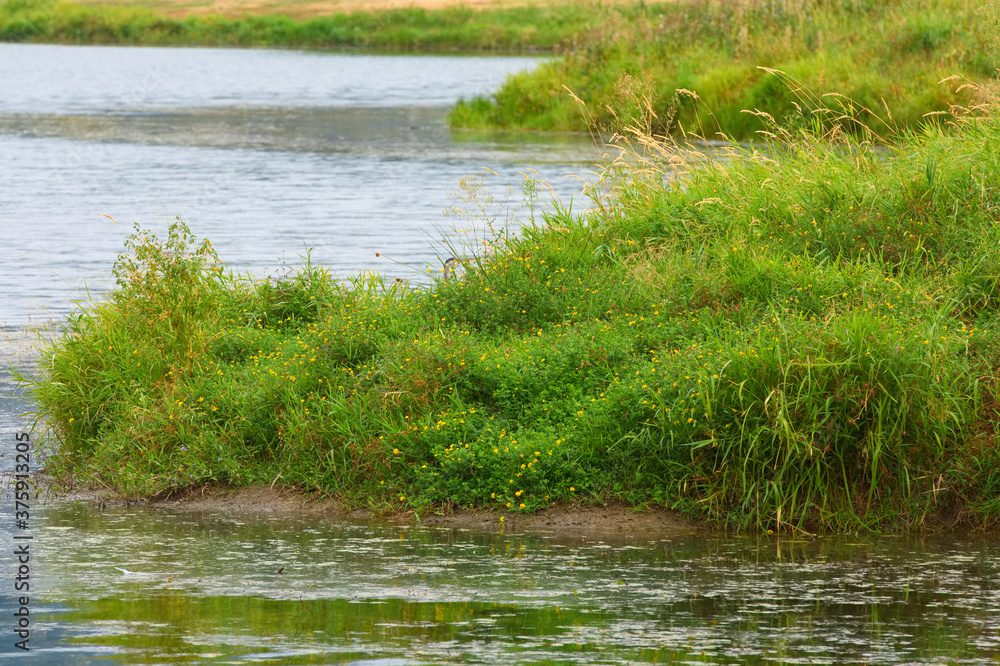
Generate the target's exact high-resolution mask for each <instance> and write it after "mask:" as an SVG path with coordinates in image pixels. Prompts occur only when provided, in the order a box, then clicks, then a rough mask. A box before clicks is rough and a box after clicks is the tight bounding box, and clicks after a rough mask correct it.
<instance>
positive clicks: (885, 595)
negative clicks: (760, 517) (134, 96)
mask: <svg viewBox="0 0 1000 666" xmlns="http://www.w3.org/2000/svg"><path fill="white" fill-rule="evenodd" d="M38 536H39V539H40V543H39V547H40V551H39V555H40V559H39V568H38V575H39V579H38V582H39V586H40V588H39V591H38V592H37V596H38V598H39V599H40V600H44V602H45V603H47V604H51V605H52V610H51V612H49V613H48V614H47V615H45V616H44V621H45V623H47V624H48V626H49V627H50V628H52V632H51V635H52V638H51V639H49V640H50V641H51V642H52V643H53V644H54V643H55V642H57V641H58V640H62V642H63V643H64V645H65V649H68V650H70V653H71V654H73V655H75V656H77V657H78V658H77V661H82V660H86V659H88V658H105V659H107V658H109V657H108V654H109V653H110V654H111V655H113V656H111V657H110V658H111V659H113V660H115V661H116V662H117V663H141V664H152V663H176V662H192V661H208V662H211V661H217V662H219V663H251V662H252V663H268V664H298V663H346V662H352V661H357V662H372V661H375V662H376V663H378V664H381V666H390V665H391V664H404V663H411V662H408V661H406V660H412V662H413V663H435V664H437V663H482V664H502V663H533V664H544V663H561V664H594V663H670V662H674V661H682V662H688V661H695V662H706V663H763V662H781V663H793V662H800V663H808V662H812V663H845V662H849V663H863V662H867V663H876V662H878V663H895V662H909V663H942V662H946V663H953V662H955V661H959V660H967V661H968V662H969V663H991V662H992V661H993V660H995V659H998V658H1000V544H998V543H996V542H995V541H989V540H979V541H975V540H969V539H965V540H963V539H961V538H951V539H938V540H924V539H919V538H905V539H892V538H879V539H851V538H843V537H837V538H823V539H816V540H788V539H780V538H776V537H760V538H756V537H754V538H737V537H732V536H725V535H704V534H690V533H687V532H685V533H679V534H672V535H639V536H632V537H625V536H622V535H619V536H617V537H615V536H612V535H593V534H591V535H587V534H568V533H565V532H563V533H559V534H554V533H553V534H534V535H532V534H505V533H502V532H497V531H479V532H476V531H460V530H451V529H442V528H426V527H419V526H417V527H415V526H403V527H400V526H392V525H386V524H372V523H329V522H322V521H319V520H309V519H296V520H290V519H289V518H288V517H274V518H261V519H256V520H255V519H249V518H246V517H233V516H228V515H226V514H224V513H216V514H194V513H188V512H173V513H171V512H169V511H164V510H141V509H122V508H115V509H111V510H108V511H106V512H99V511H96V510H94V509H93V508H91V507H88V506H86V505H79V504H77V505H69V504H63V505H59V504H57V505H52V506H50V507H48V508H47V509H46V511H45V514H44V515H43V516H41V517H40V523H39V530H38ZM122 569H124V570H125V571H122ZM133 572H134V573H133ZM57 605H61V606H62V608H63V609H64V610H63V611H62V612H60V609H59V606H57ZM42 615H43V613H42V611H41V609H39V616H40V617H41V616H42ZM56 636H59V637H60V638H56ZM61 636H66V639H62V638H61ZM40 638H41V637H40ZM95 646H97V647H103V648H104V651H103V654H101V655H99V656H95V653H96V652H98V650H97V649H95ZM73 650H75V651H76V652H73ZM378 660H383V661H378ZM386 660H388V661H386ZM401 660H402V661H401ZM66 663H75V662H66Z"/></svg>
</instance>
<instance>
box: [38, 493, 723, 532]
mask: <svg viewBox="0 0 1000 666" xmlns="http://www.w3.org/2000/svg"><path fill="white" fill-rule="evenodd" d="M47 495H48V500H49V501H86V502H92V503H96V504H100V505H113V504H118V505H122V504H124V505H133V506H135V505H141V506H146V507H149V508H151V509H155V508H163V509H168V510H171V511H178V510H182V511H192V512H199V513H211V514H220V513H221V514H226V515H229V516H244V517H252V516H296V517H301V516H308V517H314V518H324V519H329V520H332V521H342V520H379V521H383V522H390V523H397V524H408V525H416V524H421V525H426V526H429V527H451V528H456V529H472V530H504V531H507V532H552V533H558V534H565V535H571V534H575V535H600V536H606V537H619V538H630V537H641V536H649V535H652V534H661V535H662V534H674V535H679V534H705V533H708V532H710V531H711V530H710V528H709V527H708V526H707V525H706V524H705V523H700V522H696V521H692V520H688V519H686V518H684V517H682V516H681V515H680V514H678V513H677V512H674V511H667V510H665V509H657V508H654V509H635V508H632V507H628V506H625V505H622V504H613V505H607V506H569V505H563V506H556V507H552V508H549V509H545V510H542V511H539V512H538V513H533V514H510V513H501V512H498V511H489V510H480V511H472V510H456V511H453V512H449V513H446V514H434V513H425V514H417V513H414V512H413V511H404V512H400V513H388V514H377V513H373V512H372V511H369V510H366V509H348V508H346V507H344V506H343V505H341V504H338V503H337V502H335V501H333V500H330V499H322V498H318V497H316V496H315V495H312V494H310V493H305V492H302V491H300V490H296V489H294V488H279V487H275V488H268V487H254V488H228V487H218V486H204V487H199V488H194V489H191V490H188V491H185V492H183V493H178V494H171V495H168V496H165V497H158V498H153V499H149V500H143V501H126V500H121V499H119V498H115V497H114V496H112V495H110V494H108V493H104V492H97V491H93V490H73V491H71V492H59V491H57V490H52V489H50V491H49V492H48V493H47Z"/></svg>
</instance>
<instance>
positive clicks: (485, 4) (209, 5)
mask: <svg viewBox="0 0 1000 666" xmlns="http://www.w3.org/2000/svg"><path fill="white" fill-rule="evenodd" d="M72 1H73V2H75V3H76V4H79V5H104V6H118V7H144V8H146V9H152V10H154V11H157V12H159V13H161V14H164V15H166V16H171V17H174V18H185V17H188V16H224V17H226V18H241V17H245V16H268V15H277V14H283V15H286V16H289V17H291V18H293V19H297V20H305V19H311V18H316V17H317V16H330V15H331V14H340V13H345V12H355V11H363V12H368V11H380V10H387V9H409V8H414V7H416V8H419V9H427V10H435V9H448V8H452V7H468V8H470V9H506V8H510V7H527V6H529V5H530V6H534V7H544V6H549V5H558V4H570V3H569V2H567V0H540V1H536V0H292V2H284V1H279V0H196V1H195V2H188V1H187V0H72ZM587 1H589V2H590V3H591V4H597V2H596V0H585V2H584V3H582V4H586V2H587ZM658 1H660V2H669V1H671V0H658ZM626 2H628V0H611V1H610V2H604V3H602V4H603V5H608V4H625V3H626ZM573 4H581V3H579V2H576V3H573Z"/></svg>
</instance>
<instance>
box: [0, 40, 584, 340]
mask: <svg viewBox="0 0 1000 666" xmlns="http://www.w3.org/2000/svg"><path fill="white" fill-rule="evenodd" d="M538 62H539V60H538V59H532V58H465V57H413V56H363V55H338V54H326V53H305V52H289V51H240V50H227V49H159V48H119V47H73V46H41V45H12V44H0V91H2V95H0V158H2V159H0V183H2V184H0V205H2V212H3V219H2V221H0V239H2V241H3V243H2V244H3V247H4V248H5V251H6V254H5V266H4V276H5V279H4V283H5V284H4V289H3V290H2V291H0V327H2V328H3V330H6V331H11V330H18V329H20V328H23V327H24V326H26V325H28V324H30V323H32V322H38V321H44V320H46V319H49V318H55V319H56V320H59V319H61V318H62V317H64V316H65V315H66V314H67V313H68V312H70V311H72V310H73V309H74V307H75V305H74V300H79V299H86V298H88V297H90V296H94V295H98V296H99V295H100V294H102V293H104V292H105V291H107V290H108V289H109V288H110V286H111V267H112V265H113V262H114V259H115V257H116V255H117V254H118V252H120V251H121V250H122V244H123V240H124V238H125V236H126V235H127V234H128V233H130V232H131V231H132V226H133V224H134V223H139V224H140V225H141V226H142V227H144V228H152V229H154V230H156V231H158V232H159V233H163V232H164V231H165V229H166V227H167V225H168V224H169V222H170V221H172V220H173V219H174V218H176V217H178V216H179V217H181V218H182V219H183V220H184V221H185V222H186V223H187V224H188V225H190V227H191V228H192V230H193V231H194V232H195V233H196V234H198V235H199V236H201V237H207V238H209V239H210V240H211V241H212V242H213V244H214V245H215V247H216V248H217V250H218V251H219V254H220V256H221V258H222V259H223V260H225V261H226V262H228V263H229V264H230V265H231V266H233V267H234V268H236V269H238V270H245V271H250V272H252V273H254V274H257V275H266V274H269V273H270V274H274V273H282V272H286V271H288V270H289V269H290V267H293V266H295V265H298V264H300V263H301V262H302V257H303V256H305V255H306V254H307V253H309V252H310V251H311V254H312V260H313V261H314V262H315V263H320V264H323V265H325V266H328V267H330V268H331V269H332V270H333V272H334V273H336V274H337V275H341V276H345V277H346V276H349V275H353V274H356V273H357V272H359V271H362V270H371V271H376V272H380V273H382V274H384V275H385V276H386V277H388V278H390V279H392V278H396V277H399V278H402V279H407V280H419V279H422V278H425V277H426V270H427V268H428V267H430V268H431V269H432V270H438V269H440V267H441V263H440V259H441V258H442V257H441V255H444V256H445V257H447V256H448V254H449V249H448V248H447V247H445V246H444V245H443V243H442V241H443V240H444V239H445V238H450V237H452V236H454V232H455V231H456V229H457V228H461V227H463V226H465V223H464V222H456V221H454V220H452V219H450V218H445V217H444V216H443V214H442V213H443V211H444V209H446V208H448V207H449V206H451V205H452V204H453V203H454V200H453V199H450V198H449V196H448V195H449V193H454V192H457V191H458V190H459V181H460V179H462V178H463V177H465V176H467V175H469V174H475V173H485V172H484V171H483V168H484V167H487V168H490V169H493V170H494V171H496V172H497V173H498V174H499V175H498V176H496V177H492V176H490V178H491V179H492V180H493V181H495V187H494V189H495V191H496V192H497V193H498V194H503V193H504V191H505V188H504V184H511V185H513V186H514V187H515V188H517V187H519V186H520V183H521V182H523V176H522V175H520V174H522V173H531V172H529V171H528V170H529V169H535V170H537V176H538V177H540V178H542V179H544V180H546V181H547V182H549V183H550V184H551V185H552V186H553V187H554V188H555V189H556V191H557V193H558V194H559V196H560V197H562V198H564V200H565V201H566V202H567V203H568V202H569V200H570V198H571V197H575V198H576V199H575V200H576V201H577V202H581V203H582V197H581V190H582V187H581V183H580V181H579V180H577V179H576V178H566V177H567V176H570V175H574V174H586V173H587V172H588V171H590V170H592V165H593V164H594V161H595V159H596V158H597V157H598V156H599V153H598V151H597V150H596V149H595V148H594V146H593V143H592V141H591V140H590V139H589V137H576V136H541V135H533V136H527V137H525V136H514V135H510V134H503V133H500V134H497V133H494V134H484V133H472V132H462V131H452V130H450V129H449V128H448V127H447V124H446V123H445V120H444V118H445V114H446V112H447V109H448V107H449V106H450V105H451V104H453V103H454V101H455V100H456V99H458V98H460V97H471V96H473V95H476V94H482V93H487V92H489V91H490V90H492V89H494V88H495V87H496V86H498V85H499V84H500V82H501V81H502V80H503V79H504V77H505V76H506V75H507V74H509V73H511V72H514V71H518V70H521V69H524V68H526V67H532V66H535V65H537V63H538ZM531 175H533V176H534V175H535V174H534V173H531ZM578 208H579V204H578ZM105 216H106V217H105ZM464 230H465V231H468V229H464ZM376 253H378V254H379V255H380V256H378V257H377V256H376Z"/></svg>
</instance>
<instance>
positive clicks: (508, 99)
mask: <svg viewBox="0 0 1000 666" xmlns="http://www.w3.org/2000/svg"><path fill="white" fill-rule="evenodd" d="M997 21H998V15H997V12H996V8H995V7H994V6H993V4H991V3H983V2H981V0H946V1H944V2H939V1H938V0H885V1H882V2H868V1H867V0H839V1H837V2H828V1H826V0H739V1H733V2H723V1H719V0H687V1H683V2H676V3H666V4H662V5H650V6H649V8H647V9H646V10H645V11H643V12H640V13H639V14H638V15H634V16H628V15H626V14H624V13H622V12H618V13H612V14H610V15H609V16H607V17H606V19H605V20H603V21H601V22H600V23H598V24H597V25H596V26H595V27H594V29H593V30H592V31H590V32H586V33H582V34H579V35H576V36H574V37H573V38H572V39H570V40H568V41H566V42H564V43H563V45H562V46H561V48H560V53H561V57H559V58H556V59H553V60H551V61H549V62H548V63H546V64H545V65H543V66H542V67H539V68H537V69H534V70H532V71H530V72H523V73H520V74H517V75H513V76H511V77H509V78H508V79H507V81H506V82H505V83H504V84H503V86H502V87H501V88H500V89H499V90H498V91H497V92H496V93H494V94H493V95H490V96H488V97H480V98H477V99H473V100H466V101H463V102H461V103H460V104H458V106H457V107H456V108H455V109H454V110H453V111H452V113H451V123H452V124H453V125H455V126H458V127H503V128H532V129H545V130H573V131H583V130H587V129H595V128H596V129H597V130H600V131H605V132H619V131H621V129H622V128H623V127H627V126H630V125H633V124H635V123H636V122H639V121H641V120H644V119H646V118H648V117H650V115H649V113H648V111H650V110H652V111H653V112H654V114H655V122H654V124H653V126H652V127H651V128H649V129H650V130H651V131H653V132H656V133H665V132H668V131H672V132H679V131H681V130H682V129H686V130H687V131H689V132H694V133H696V134H698V135H699V136H704V137H708V138H712V137H713V136H714V135H715V133H716V132H720V131H724V132H725V133H726V135H727V136H729V137H735V138H737V139H745V138H750V137H753V136H754V133H755V132H757V131H759V130H761V129H764V123H763V122H762V121H761V119H760V117H759V116H757V115H754V114H752V113H745V112H744V111H745V110H749V111H754V110H759V111H763V112H766V113H768V114H769V115H770V116H771V117H772V118H775V119H778V120H779V121H780V120H785V119H796V118H800V117H801V114H800V113H799V111H800V110H799V109H798V108H797V107H796V104H798V103H799V99H798V96H797V95H796V91H795V90H794V89H790V88H788V87H786V86H785V85H784V84H783V82H782V81H780V80H777V79H775V78H774V77H773V76H770V75H769V74H768V72H767V69H777V70H781V71H783V72H786V73H787V74H788V75H789V76H791V77H793V78H795V79H797V80H799V81H801V82H802V83H803V84H805V85H807V86H808V87H809V88H810V89H811V90H813V91H815V92H816V93H817V94H824V93H828V92H837V93H839V94H843V95H845V96H846V97H848V98H850V99H852V100H854V101H855V102H856V103H857V107H856V108H857V109H858V111H859V113H860V115H861V117H860V118H859V119H860V120H863V121H865V122H867V121H868V120H869V119H870V118H871V116H870V115H869V113H868V111H866V109H870V110H873V111H874V112H875V113H876V114H878V115H880V116H884V115H885V114H886V111H887V110H888V112H889V113H891V115H892V117H893V119H894V122H895V123H897V124H898V125H899V126H916V125H918V124H919V123H920V121H921V120H922V119H923V116H924V114H926V113H929V112H937V111H946V110H947V109H948V105H949V104H952V103H958V102H962V103H967V101H964V100H963V98H962V95H956V94H955V93H954V92H953V89H950V88H948V87H945V86H941V85H940V84H939V82H940V81H941V80H942V79H944V78H946V77H949V76H951V75H954V74H962V75H964V76H966V77H969V78H971V79H974V80H977V81H979V82H986V81H989V80H993V79H994V75H995V73H996V67H997V65H998V60H997V54H996V49H995V44H996V28H997ZM762 68H765V69H762ZM568 91H571V92H572V93H573V94H572V95H571V94H569V92H568ZM635 91H641V95H639V96H638V97H639V98H641V99H643V100H644V103H643V104H639V105H636V104H635V100H636V99H637V96H636V95H635V94H634V93H635ZM623 93H624V94H623ZM575 98H579V99H581V100H582V101H583V102H584V103H585V105H586V108H587V109H588V110H589V112H588V113H586V114H584V113H581V111H580V106H579V105H578V104H577V103H576V99H575Z"/></svg>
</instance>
